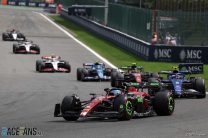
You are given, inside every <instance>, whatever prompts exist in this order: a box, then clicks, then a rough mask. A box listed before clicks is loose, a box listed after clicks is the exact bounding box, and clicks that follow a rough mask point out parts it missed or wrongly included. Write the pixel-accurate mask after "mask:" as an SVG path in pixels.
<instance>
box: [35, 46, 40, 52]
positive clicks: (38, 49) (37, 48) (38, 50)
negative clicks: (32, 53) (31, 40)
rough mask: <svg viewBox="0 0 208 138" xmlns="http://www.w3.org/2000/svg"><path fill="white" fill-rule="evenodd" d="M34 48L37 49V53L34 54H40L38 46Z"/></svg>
mask: <svg viewBox="0 0 208 138" xmlns="http://www.w3.org/2000/svg"><path fill="white" fill-rule="evenodd" d="M35 49H36V50H37V53H36V54H40V47H39V46H36V47H35Z"/></svg>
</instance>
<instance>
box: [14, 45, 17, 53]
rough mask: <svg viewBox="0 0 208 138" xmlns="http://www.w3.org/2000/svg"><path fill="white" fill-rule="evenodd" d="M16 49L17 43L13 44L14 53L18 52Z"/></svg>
mask: <svg viewBox="0 0 208 138" xmlns="http://www.w3.org/2000/svg"><path fill="white" fill-rule="evenodd" d="M16 49H17V44H13V53H14V54H15V53H16Z"/></svg>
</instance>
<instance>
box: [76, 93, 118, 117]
mask: <svg viewBox="0 0 208 138" xmlns="http://www.w3.org/2000/svg"><path fill="white" fill-rule="evenodd" d="M113 97H115V96H99V97H96V98H95V99H94V100H92V101H91V102H90V103H89V104H88V105H87V106H86V107H85V108H84V109H83V110H82V112H81V114H80V116H81V117H85V116H86V115H87V114H88V113H89V112H90V111H91V110H92V109H93V108H94V107H95V106H96V105H98V104H99V103H101V102H102V101H105V100H107V99H110V98H113Z"/></svg>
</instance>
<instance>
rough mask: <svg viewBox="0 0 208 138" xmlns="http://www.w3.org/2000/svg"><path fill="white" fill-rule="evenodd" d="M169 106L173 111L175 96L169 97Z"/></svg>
mask: <svg viewBox="0 0 208 138" xmlns="http://www.w3.org/2000/svg"><path fill="white" fill-rule="evenodd" d="M168 108H169V111H171V112H172V111H173V108H174V100H173V97H169V99H168Z"/></svg>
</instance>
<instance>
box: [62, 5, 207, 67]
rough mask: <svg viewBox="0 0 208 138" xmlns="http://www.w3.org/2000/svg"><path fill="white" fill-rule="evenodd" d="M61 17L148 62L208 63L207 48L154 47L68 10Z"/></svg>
mask: <svg viewBox="0 0 208 138" xmlns="http://www.w3.org/2000/svg"><path fill="white" fill-rule="evenodd" d="M61 16H62V17H64V18H66V19H68V20H71V21H72V22H75V23H76V24H78V25H80V26H82V27H84V28H86V29H87V30H88V31H90V32H92V33H95V34H96V35H99V36H100V37H102V38H104V39H106V40H108V41H111V42H113V43H114V44H116V45H117V46H118V47H120V48H122V49H125V50H127V51H128V52H131V53H132V54H134V55H136V56H138V57H140V58H142V59H144V60H147V61H163V62H183V63H205V64H207V63H208V57H207V58H206V55H207V53H208V47H207V46H165V45H161V46H160V45H157V46H152V45H151V44H149V43H147V42H145V41H142V40H140V39H137V38H135V37H132V36H129V35H127V34H124V33H122V32H119V31H117V30H114V29H112V28H109V27H106V26H104V25H101V24H99V23H97V22H94V21H91V20H89V19H87V18H84V17H80V16H73V15H68V10H67V9H62V10H61Z"/></svg>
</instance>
